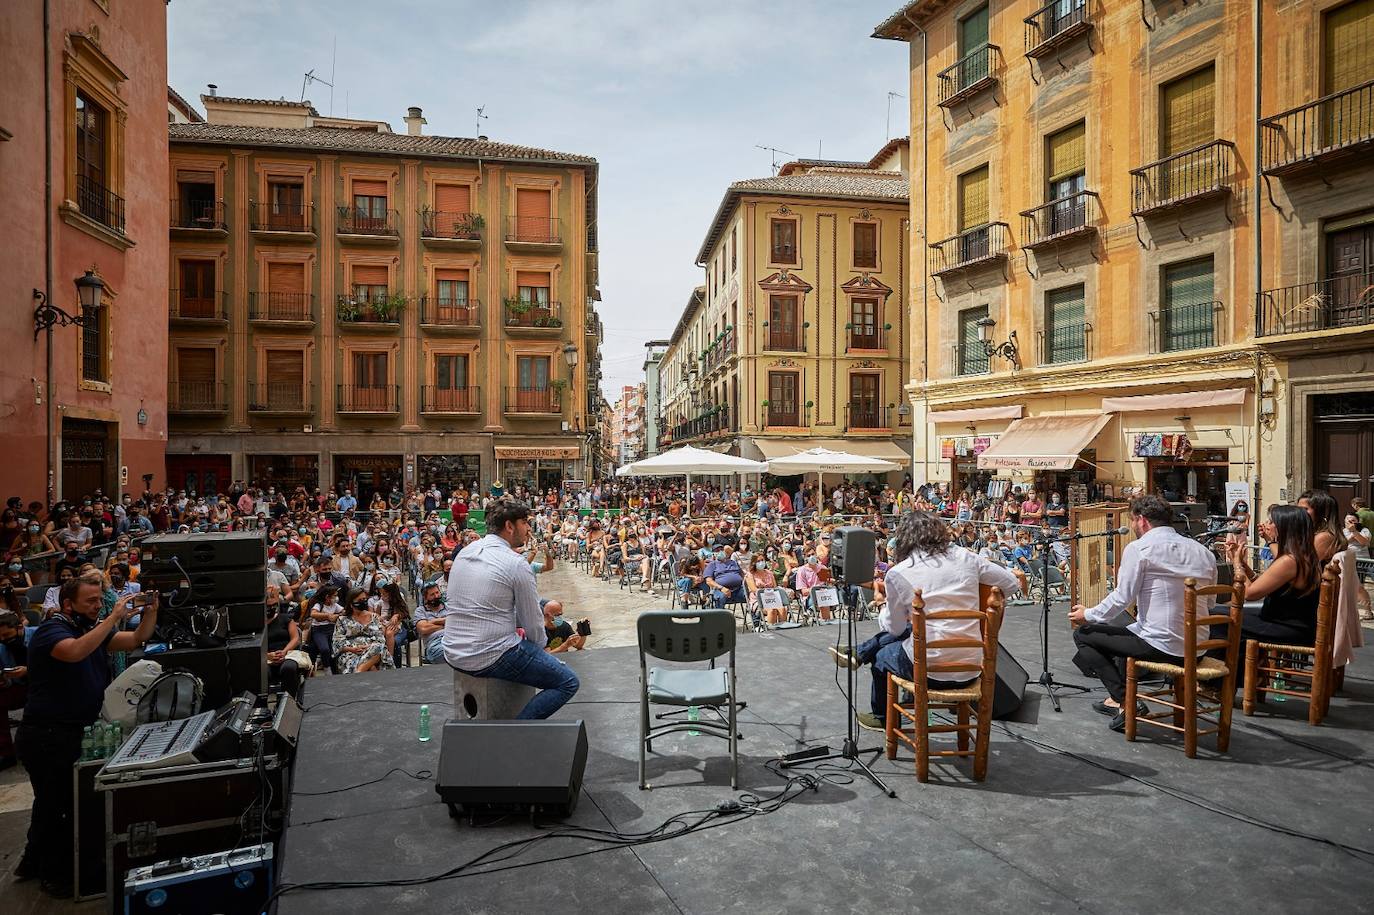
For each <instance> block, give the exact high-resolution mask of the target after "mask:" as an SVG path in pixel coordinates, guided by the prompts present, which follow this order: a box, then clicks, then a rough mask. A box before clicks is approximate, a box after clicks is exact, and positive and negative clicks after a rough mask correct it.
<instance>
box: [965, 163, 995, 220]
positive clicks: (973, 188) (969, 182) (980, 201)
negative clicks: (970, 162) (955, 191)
mask: <svg viewBox="0 0 1374 915" xmlns="http://www.w3.org/2000/svg"><path fill="white" fill-rule="evenodd" d="M988 219H989V216H988V167H987V166H986V165H984V166H983V167H982V168H976V169H974V170H973V171H971V172H967V173H966V174H963V175H960V176H959V231H960V232H966V231H968V230H969V229H972V228H974V227H975V226H981V225H984V224H985V223H986V222H987V221H988Z"/></svg>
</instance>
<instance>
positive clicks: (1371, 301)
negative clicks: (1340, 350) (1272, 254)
mask: <svg viewBox="0 0 1374 915" xmlns="http://www.w3.org/2000/svg"><path fill="white" fill-rule="evenodd" d="M1370 324H1374V271H1371V272H1367V273H1353V274H1348V275H1346V276H1335V277H1331V278H1330V279H1326V280H1322V281H1321V282H1319V283H1302V284H1300V285H1297V286H1285V287H1283V288H1281V289H1266V290H1264V291H1263V292H1261V293H1260V294H1259V296H1258V299H1257V301H1256V303H1255V336H1257V337H1272V336H1275V335H1278V334H1303V333H1311V332H1312V331H1320V330H1336V329H1339V328H1342V327H1368V326H1369V325H1370Z"/></svg>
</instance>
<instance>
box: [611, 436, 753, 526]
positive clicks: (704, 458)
mask: <svg viewBox="0 0 1374 915" xmlns="http://www.w3.org/2000/svg"><path fill="white" fill-rule="evenodd" d="M767 469H768V464H766V463H765V462H763V461H751V460H749V459H748V458H742V457H735V456H734V455H733V454H720V453H719V452H716V451H707V450H706V449H705V448H693V447H692V446H691V445H684V446H683V447H681V448H674V449H673V450H672V451H665V452H663V453H662V454H656V455H654V456H653V457H649V458H645V459H644V460H642V461H635V462H634V463H633V464H626V465H625V466H624V467H621V468H620V469H619V470H617V471H616V472H615V475H616V476H618V477H677V476H685V477H686V478H687V514H688V515H689V516H690V515H691V513H692V474H697V475H698V476H701V475H703V474H704V475H715V474H735V473H762V472H763V471H765V470H767Z"/></svg>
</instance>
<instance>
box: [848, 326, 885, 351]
mask: <svg viewBox="0 0 1374 915" xmlns="http://www.w3.org/2000/svg"><path fill="white" fill-rule="evenodd" d="M887 331H888V327H887V326H886V325H883V324H862V323H861V324H853V323H851V324H848V325H846V327H845V347H844V348H845V352H852V351H854V350H885V349H887Z"/></svg>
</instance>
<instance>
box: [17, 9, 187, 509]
mask: <svg viewBox="0 0 1374 915" xmlns="http://www.w3.org/2000/svg"><path fill="white" fill-rule="evenodd" d="M45 7H46V8H47V10H48V21H47V23H46V26H45V23H44V9H45ZM166 20H167V16H166V4H165V2H163V0H128V2H100V0H51V2H49V3H47V4H43V3H5V4H0V200H3V201H4V202H5V217H4V220H3V221H2V222H0V302H2V303H3V304H0V315H3V319H4V325H5V328H6V329H7V330H8V332H9V342H8V345H7V346H6V352H5V358H4V360H3V363H2V364H0V436H3V439H4V442H5V461H4V462H3V464H0V492H3V493H4V494H5V495H6V496H10V495H17V496H20V497H21V498H23V499H24V500H25V501H30V500H42V499H44V498H48V499H50V500H53V499H58V498H68V499H73V498H81V497H83V496H88V495H90V494H91V493H92V492H93V491H95V490H96V489H100V490H102V491H103V492H104V493H106V494H107V495H110V494H114V493H116V492H118V491H119V490H120V489H121V488H126V487H127V488H128V489H130V490H133V491H135V492H142V491H143V486H144V482H145V480H147V481H149V482H151V483H152V485H153V486H161V485H162V478H163V473H162V471H163V447H164V441H165V437H166V428H167V427H166V414H165V410H164V402H165V399H166V365H167V353H166V343H165V338H164V335H163V334H162V333H161V332H160V329H159V328H160V326H161V308H160V305H161V302H162V300H163V299H164V297H165V296H166V291H167V247H166V243H165V235H164V232H165V229H164V225H165V223H164V221H163V217H164V214H165V213H166V206H167V187H166V180H165V177H164V176H165V174H166V169H167V143H166V139H167V134H166V126H165V125H166V115H165V108H164V105H165V103H166V92H167V21H166ZM88 273H89V274H90V276H89V278H88V277H87V274H88ZM78 280H82V281H83V282H82V288H83V289H84V295H85V297H86V304H85V306H84V307H83V305H82V297H83V293H82V291H79V290H78V287H77V285H76V283H77V281H78ZM35 309H39V311H38V313H37V314H35ZM49 309H60V310H61V312H62V313H65V315H64V314H59V313H58V312H57V311H53V310H49ZM66 316H70V317H75V318H79V319H81V322H82V323H81V324H80V325H76V326H73V325H71V324H68V323H65V317H66ZM45 326H46V328H47V329H44V327H45Z"/></svg>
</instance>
